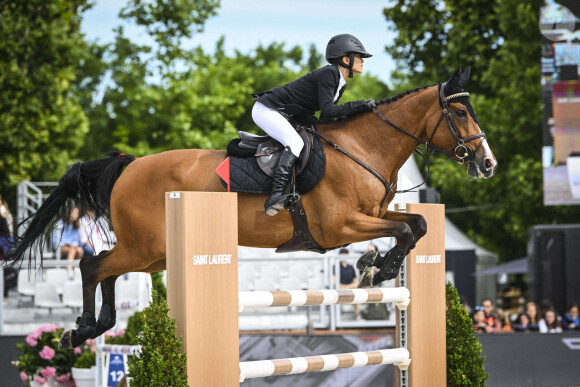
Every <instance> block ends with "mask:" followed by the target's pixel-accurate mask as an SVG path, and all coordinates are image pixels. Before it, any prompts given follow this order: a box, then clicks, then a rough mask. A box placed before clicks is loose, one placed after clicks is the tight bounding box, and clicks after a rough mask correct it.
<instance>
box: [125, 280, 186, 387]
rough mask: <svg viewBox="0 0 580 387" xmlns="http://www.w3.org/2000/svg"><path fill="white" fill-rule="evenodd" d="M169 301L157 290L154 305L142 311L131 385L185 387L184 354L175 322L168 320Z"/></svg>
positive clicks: (131, 366) (130, 365)
mask: <svg viewBox="0 0 580 387" xmlns="http://www.w3.org/2000/svg"><path fill="white" fill-rule="evenodd" d="M168 312H169V307H168V306H167V301H166V300H165V298H163V296H162V295H160V294H159V293H158V292H156V291H155V290H154V291H153V301H152V303H151V304H150V305H149V306H148V307H147V308H145V309H144V310H143V314H144V318H143V320H142V323H143V330H142V332H141V334H140V335H139V336H138V339H137V341H138V343H139V344H140V345H141V350H140V351H139V352H138V353H137V354H136V355H134V356H132V357H131V359H129V375H130V379H129V380H130V384H129V385H136V386H151V387H157V386H171V387H184V386H185V387H186V386H187V374H186V363H185V360H186V358H185V354H184V353H183V351H182V349H181V343H182V341H181V339H178V338H176V337H175V320H173V319H172V318H170V317H169V316H168V314H167V313H168Z"/></svg>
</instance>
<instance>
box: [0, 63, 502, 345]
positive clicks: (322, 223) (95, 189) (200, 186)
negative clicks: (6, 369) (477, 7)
mask: <svg viewBox="0 0 580 387" xmlns="http://www.w3.org/2000/svg"><path fill="white" fill-rule="evenodd" d="M468 80H469V69H467V71H465V72H463V73H462V72H461V70H460V68H458V69H457V70H456V71H455V72H454V73H453V74H452V75H451V77H450V78H449V80H448V81H447V82H445V83H437V84H433V85H429V86H424V87H420V88H417V89H413V90H409V91H406V92H404V93H401V94H399V95H397V96H394V97H391V98H388V99H384V100H381V101H378V102H377V104H376V107H375V108H374V109H373V110H372V111H367V112H360V113H357V114H355V115H353V116H350V117H345V118H341V119H339V120H336V121H329V122H326V123H320V124H319V125H318V128H317V133H318V135H319V136H321V137H322V138H324V139H325V141H324V142H323V145H324V150H325V153H326V158H327V160H326V171H325V173H324V176H323V178H322V179H321V180H320V182H319V183H318V184H317V185H316V187H314V189H312V190H311V191H310V192H308V193H306V194H304V195H302V197H301V200H302V203H303V208H304V210H305V212H306V213H307V214H308V228H309V229H310V232H311V235H312V237H313V239H314V240H315V241H316V242H317V243H318V245H320V246H321V247H323V248H325V249H332V248H336V247H339V246H344V245H346V244H349V243H354V242H360V241H368V240H372V239H375V238H382V237H395V238H396V246H395V247H394V248H393V250H391V251H389V252H388V253H386V254H385V255H383V256H381V255H380V254H375V255H370V256H369V255H363V256H362V257H361V259H359V262H357V267H359V268H362V269H364V270H365V276H364V278H363V279H365V281H366V285H373V284H376V283H378V282H381V281H382V280H385V279H390V278H394V277H395V276H396V274H397V273H398V270H399V266H400V262H401V261H402V258H403V257H404V255H405V254H406V253H408V252H409V251H410V250H411V249H412V248H413V247H414V246H415V244H416V243H417V241H418V240H419V239H420V238H421V237H423V236H424V235H425V234H426V232H427V224H426V222H425V219H424V218H423V217H422V216H421V215H417V214H408V213H399V212H393V211H389V210H388V208H387V205H388V203H389V202H391V201H392V200H393V198H394V196H395V194H396V193H397V191H396V180H397V173H398V171H399V169H400V168H401V166H402V165H403V163H404V162H405V161H406V160H407V159H408V158H409V157H410V156H411V155H412V153H413V152H414V151H415V149H416V148H417V146H418V145H423V146H425V151H427V155H428V154H430V153H433V152H439V153H444V154H445V155H446V156H447V157H449V158H451V159H453V160H455V161H458V162H460V163H462V164H464V165H465V166H466V169H467V173H468V174H469V175H470V176H471V177H473V178H490V177H492V176H493V174H494V172H495V169H496V167H497V161H496V159H495V156H494V155H493V153H492V151H491V149H490V147H489V145H488V143H487V140H486V137H485V134H484V133H483V132H482V131H481V129H480V127H479V124H478V121H477V117H476V115H475V111H474V110H473V108H472V106H471V104H470V103H469V99H468V97H469V93H467V92H465V91H464V88H465V87H466V86H467V82H468ZM387 117H388V118H387ZM444 118H445V119H444ZM331 144H334V146H332V145H331ZM336 144H342V145H341V146H338V145H336ZM338 148H340V149H343V152H342V153H341V152H337V151H336V149H338ZM344 150H348V152H344ZM345 154H348V155H349V156H350V157H345ZM225 157H226V153H225V151H224V150H207V149H183V150H171V151H167V152H163V153H158V154H153V155H148V156H145V157H140V158H136V157H134V156H131V155H125V154H122V153H118V152H116V153H112V154H109V156H108V157H104V158H102V159H98V160H93V161H88V162H77V163H75V164H74V165H73V166H72V167H71V168H70V169H69V170H68V171H67V172H66V173H65V175H63V176H62V177H61V179H60V180H59V185H58V186H57V187H56V188H55V189H54V190H53V192H52V193H51V195H50V196H49V197H48V198H47V199H46V201H45V202H44V203H43V204H42V206H41V207H40V208H39V210H38V211H37V212H36V213H35V214H33V215H31V217H30V218H29V219H27V220H25V222H26V225H27V228H26V231H25V232H24V234H23V235H19V236H18V237H17V238H16V239H17V240H16V242H15V245H14V248H13V249H12V252H11V253H10V255H9V256H8V257H7V259H8V260H9V261H10V262H11V264H15V263H17V262H20V264H22V262H23V261H25V258H26V257H28V262H29V266H30V265H31V262H32V260H33V255H34V253H33V251H36V250H35V249H39V248H41V247H39V246H41V244H42V241H43V238H46V236H47V235H48V234H49V232H48V231H47V230H49V229H50V228H51V227H53V226H54V220H55V219H56V218H57V217H58V215H59V214H60V213H62V212H63V211H64V210H63V209H64V208H65V207H66V206H67V205H70V203H71V202H74V205H77V206H80V207H81V208H84V209H89V210H92V211H94V212H95V215H96V217H102V216H106V217H109V218H110V221H111V222H112V225H113V228H114V232H115V234H116V237H117V243H116V245H115V246H114V247H113V248H112V249H111V250H110V251H103V252H101V253H99V254H98V255H97V256H91V257H85V258H82V259H81V261H80V263H79V266H80V271H81V276H82V283H83V313H82V315H81V317H79V318H78V319H77V324H78V327H77V328H76V329H71V330H69V331H66V332H65V333H64V334H63V336H62V338H61V340H60V346H61V347H62V348H74V347H78V346H79V345H81V344H82V343H84V342H85V341H86V340H87V339H89V338H95V337H98V336H100V335H101V334H103V333H104V332H105V331H107V330H108V329H110V328H112V327H113V326H114V325H115V318H116V315H115V281H116V279H117V277H119V276H121V275H123V274H125V273H128V272H156V271H161V270H164V269H165V267H166V253H165V247H166V246H165V215H164V214H165V193H166V192H170V191H206V192H223V191H225V188H224V186H223V185H222V183H221V180H220V178H219V177H218V175H217V174H216V172H215V170H216V167H217V166H218V165H220V164H221V163H222V162H223V160H224V159H225ZM352 159H356V160H357V161H358V162H353V160H352ZM362 165H365V166H366V168H363V167H362ZM265 199H266V196H265V195H259V194H249V193H238V240H239V244H240V245H242V246H250V247H260V248H273V247H278V246H280V245H282V244H283V243H285V242H287V241H288V240H289V239H291V237H292V236H293V232H294V229H293V222H292V219H291V215H290V213H289V212H287V211H281V212H280V213H279V214H278V215H277V216H275V217H268V216H266V215H265V213H264V201H265ZM67 203H69V204H67ZM34 259H36V258H34ZM41 262H42V261H41ZM370 269H372V270H370ZM361 282H363V281H361ZM99 283H100V284H101V292H102V305H101V311H100V313H99V316H98V319H97V318H95V292H96V287H97V285H98V284H99Z"/></svg>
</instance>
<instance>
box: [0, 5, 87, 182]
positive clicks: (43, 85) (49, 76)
mask: <svg viewBox="0 0 580 387" xmlns="http://www.w3.org/2000/svg"><path fill="white" fill-rule="evenodd" d="M88 4H89V3H88V1H87V0H53V1H49V2H47V1H44V0H9V1H6V0H2V1H0V20H1V22H0V41H1V42H2V43H0V88H1V89H2V93H1V94H0V133H2V141H0V154H1V155H2V157H1V158H0V188H2V189H5V188H6V187H2V186H1V185H4V184H6V185H7V186H10V187H14V186H15V185H16V184H17V183H19V182H20V181H21V180H24V179H32V180H46V179H56V178H58V177H59V176H60V175H61V174H62V173H63V172H64V167H65V165H67V164H69V163H70V161H71V159H72V158H73V157H74V155H76V152H77V150H78V149H79V147H80V146H81V145H82V141H79V139H82V137H83V135H84V134H85V133H86V132H87V131H88V122H87V119H86V117H85V114H84V113H83V110H82V109H81V106H80V105H79V103H78V102H77V98H76V97H77V95H76V89H75V88H74V87H73V86H72V84H73V82H74V81H75V76H76V73H75V67H76V63H77V62H78V61H79V60H80V58H81V57H82V56H83V55H84V52H85V50H86V49H87V47H86V44H85V43H84V41H83V38H82V35H81V33H80V23H81V14H82V13H83V12H84V11H85V10H86V9H87V8H88V7H89V5H88Z"/></svg>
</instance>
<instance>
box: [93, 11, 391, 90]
mask: <svg viewBox="0 0 580 387" xmlns="http://www.w3.org/2000/svg"><path fill="white" fill-rule="evenodd" d="M125 4H126V0H96V4H95V6H94V7H93V9H91V10H90V11H88V12H86V13H85V17H84V22H83V27H82V29H83V32H84V33H85V34H86V35H87V37H88V38H89V39H96V38H99V39H100V40H101V41H102V42H107V41H111V40H112V38H113V28H114V27H115V26H117V25H119V24H120V20H119V19H118V18H117V14H118V12H119V9H121V8H122V6H124V5H125ZM387 4H388V2H387V1H380V0H359V1H354V0H348V1H347V0H334V1H331V0H291V1H281V0H246V1H244V0H222V1H221V6H220V8H219V9H218V15H217V16H214V17H212V18H210V19H209V20H208V22H207V24H206V27H205V31H204V32H203V33H201V34H198V35H196V36H195V37H194V40H193V42H191V44H193V45H201V46H202V47H203V48H204V49H206V50H208V51H213V49H214V48H215V43H216V41H217V40H218V39H219V37H220V36H222V35H223V36H225V48H226V52H227V53H229V54H231V53H233V51H234V49H238V50H239V51H241V52H243V53H248V52H249V51H250V50H252V49H254V48H256V47H257V46H258V44H259V43H262V44H263V45H267V44H269V43H271V42H285V43H286V47H287V48H290V47H293V46H295V45H300V46H302V47H303V48H304V50H305V52H307V51H306V50H308V47H309V46H310V44H314V45H315V46H316V47H317V49H318V51H319V52H321V53H324V50H325V47H326V43H327V42H328V40H329V39H330V37H332V36H333V35H337V34H342V33H350V34H352V35H355V36H356V37H358V38H359V39H360V40H361V41H362V42H363V44H364V46H365V48H366V49H367V51H368V52H370V53H372V54H374V56H373V57H372V58H369V59H367V60H366V61H365V72H367V73H370V74H373V75H375V76H377V77H379V78H380V79H381V80H382V81H384V82H386V83H390V82H389V74H390V72H391V71H392V70H393V69H394V63H393V61H392V59H391V58H390V57H389V56H388V55H387V54H386V53H385V49H384V47H385V45H387V44H388V43H390V42H392V40H393V37H394V35H393V32H391V31H387V23H386V21H385V18H384V16H383V14H382V10H383V8H385V7H386V6H387ZM125 31H126V33H127V35H129V36H130V37H131V38H134V39H139V38H142V37H143V36H144V35H145V34H144V33H143V32H141V31H140V30H139V29H136V28H131V27H129V26H126V27H125Z"/></svg>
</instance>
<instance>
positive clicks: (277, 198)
mask: <svg viewBox="0 0 580 387" xmlns="http://www.w3.org/2000/svg"><path fill="white" fill-rule="evenodd" d="M297 160H298V157H296V156H294V154H293V153H292V151H291V150H290V147H289V146H287V147H286V148H284V150H283V151H282V156H280V161H279V162H278V167H277V168H276V173H274V177H273V179H274V181H273V182H272V193H271V194H270V196H269V197H268V199H267V200H266V204H265V205H264V207H265V209H266V215H268V216H274V215H276V214H277V213H278V211H280V210H281V209H282V208H284V203H285V202H286V200H287V199H288V197H289V196H290V195H285V194H284V190H285V189H286V186H287V185H288V180H290V174H291V173H292V168H294V164H296V161H297Z"/></svg>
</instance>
